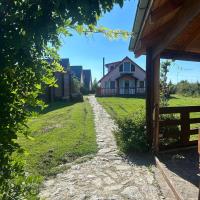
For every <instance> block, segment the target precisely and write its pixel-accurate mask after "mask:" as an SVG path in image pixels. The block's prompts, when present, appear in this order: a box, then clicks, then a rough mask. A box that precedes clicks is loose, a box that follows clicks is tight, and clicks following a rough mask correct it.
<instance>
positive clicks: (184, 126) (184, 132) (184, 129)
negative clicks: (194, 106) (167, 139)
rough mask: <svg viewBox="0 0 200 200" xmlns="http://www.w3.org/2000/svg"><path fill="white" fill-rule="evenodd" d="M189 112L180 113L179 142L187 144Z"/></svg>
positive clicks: (188, 138)
mask: <svg viewBox="0 0 200 200" xmlns="http://www.w3.org/2000/svg"><path fill="white" fill-rule="evenodd" d="M189 131H190V113H189V112H183V113H181V138H180V139H181V143H182V144H187V143H188V142H189V140H190V135H189Z"/></svg>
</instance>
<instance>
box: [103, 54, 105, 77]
mask: <svg viewBox="0 0 200 200" xmlns="http://www.w3.org/2000/svg"><path fill="white" fill-rule="evenodd" d="M104 67H105V58H104V57H103V76H104V75H105V68H104Z"/></svg>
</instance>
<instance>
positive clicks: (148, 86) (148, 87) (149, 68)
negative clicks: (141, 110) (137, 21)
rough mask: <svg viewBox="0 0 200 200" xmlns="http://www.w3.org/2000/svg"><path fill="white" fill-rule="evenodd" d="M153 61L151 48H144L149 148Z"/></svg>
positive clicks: (150, 139)
mask: <svg viewBox="0 0 200 200" xmlns="http://www.w3.org/2000/svg"><path fill="white" fill-rule="evenodd" d="M152 68H153V62H152V48H150V49H147V50H146V125H147V136H148V143H149V145H150V148H151V147H152V143H153V73H152V72H153V71H152Z"/></svg>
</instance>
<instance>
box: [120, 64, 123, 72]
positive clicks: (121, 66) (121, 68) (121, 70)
mask: <svg viewBox="0 0 200 200" xmlns="http://www.w3.org/2000/svg"><path fill="white" fill-rule="evenodd" d="M119 71H120V72H123V65H122V64H121V65H120V66H119Z"/></svg>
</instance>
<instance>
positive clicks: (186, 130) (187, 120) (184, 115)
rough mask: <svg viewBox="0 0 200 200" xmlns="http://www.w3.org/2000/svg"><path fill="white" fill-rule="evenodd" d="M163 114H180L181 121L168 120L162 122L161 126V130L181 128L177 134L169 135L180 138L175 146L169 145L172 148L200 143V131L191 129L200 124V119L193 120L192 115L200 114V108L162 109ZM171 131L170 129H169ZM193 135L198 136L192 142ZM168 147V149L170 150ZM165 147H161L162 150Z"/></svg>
mask: <svg viewBox="0 0 200 200" xmlns="http://www.w3.org/2000/svg"><path fill="white" fill-rule="evenodd" d="M159 112H160V115H161V114H180V118H179V119H167V120H160V121H159V125H160V128H162V127H169V126H180V129H179V130H178V131H175V132H168V133H167V134H166V136H167V135H171V136H173V135H174V136H178V138H179V139H178V142H176V143H175V144H172V145H169V146H171V147H178V146H190V145H194V144H197V142H198V137H197V136H198V129H197V128H195V129H191V127H190V125H191V124H197V123H200V118H191V117H190V114H191V113H192V112H200V106H181V107H161V108H160V110H159ZM169 130H170V129H169ZM191 135H196V136H195V137H193V139H192V140H190V136H191ZM169 146H168V148H169ZM162 148H164V147H161V149H162Z"/></svg>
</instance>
